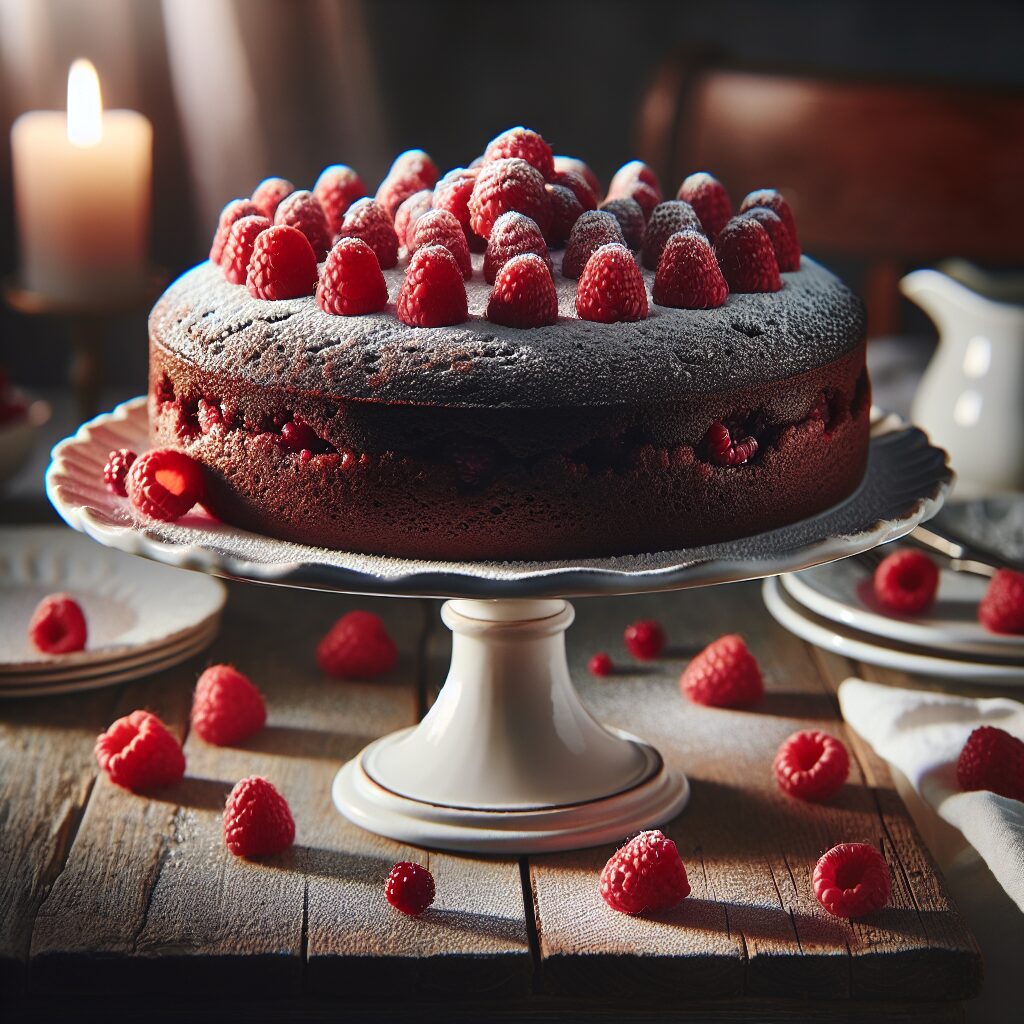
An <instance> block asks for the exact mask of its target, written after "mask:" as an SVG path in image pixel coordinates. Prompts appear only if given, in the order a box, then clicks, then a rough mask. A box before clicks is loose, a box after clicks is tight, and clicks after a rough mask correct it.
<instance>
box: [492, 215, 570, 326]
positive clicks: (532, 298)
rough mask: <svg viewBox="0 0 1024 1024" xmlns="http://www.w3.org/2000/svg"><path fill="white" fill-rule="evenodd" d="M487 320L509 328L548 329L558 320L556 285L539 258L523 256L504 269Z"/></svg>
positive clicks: (525, 254)
mask: <svg viewBox="0 0 1024 1024" xmlns="http://www.w3.org/2000/svg"><path fill="white" fill-rule="evenodd" d="M491 237H492V239H493V237H494V236H493V235H492V236H491ZM487 319H488V320H490V321H491V322H492V323H496V324H504V325H505V326H506V327H545V326H547V325H549V324H553V323H554V322H555V321H556V320H557V319H558V294H557V293H556V291H555V282H554V281H553V280H552V278H551V271H550V270H549V269H548V265H547V264H546V263H545V262H544V260H542V259H541V258H540V256H538V255H537V254H536V253H533V252H526V253H521V254H520V255H519V256H513V257H512V259H510V260H509V261H508V262H507V263H506V264H505V265H504V266H503V267H502V268H501V272H500V273H499V274H498V279H497V281H495V283H494V290H493V291H492V292H491V297H490V299H489V300H488V302H487Z"/></svg>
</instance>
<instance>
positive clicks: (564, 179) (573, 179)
mask: <svg viewBox="0 0 1024 1024" xmlns="http://www.w3.org/2000/svg"><path fill="white" fill-rule="evenodd" d="M550 184H552V185H561V186H562V187H563V188H567V189H569V191H570V192H572V194H573V195H574V196H575V197H576V198H577V199H578V200H579V204H580V206H582V207H583V209H584V210H596V209H597V196H595V195H594V193H593V190H592V189H591V187H590V186H589V185H588V184H587V182H586V179H585V178H584V177H583V175H582V174H577V173H576V172H575V171H556V172H555V173H554V175H553V176H552V178H551V181H550Z"/></svg>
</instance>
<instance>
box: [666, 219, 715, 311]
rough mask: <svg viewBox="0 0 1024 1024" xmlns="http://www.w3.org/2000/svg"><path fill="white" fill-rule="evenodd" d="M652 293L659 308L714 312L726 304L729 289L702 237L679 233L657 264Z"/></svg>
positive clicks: (696, 234)
mask: <svg viewBox="0 0 1024 1024" xmlns="http://www.w3.org/2000/svg"><path fill="white" fill-rule="evenodd" d="M658 209H661V207H658ZM655 212H657V211H655ZM653 294H654V301H655V302H656V303H658V305H659V306H671V307H672V308H674V309H714V308H715V307H716V306H721V305H722V303H724V302H725V300H726V299H727V298H728V297H729V286H728V285H727V284H726V283H725V278H724V277H723V276H722V271H721V269H720V268H719V266H718V261H717V260H716V259H715V254H714V252H713V250H712V248H711V244H710V242H708V240H707V239H706V238H705V237H704V236H703V235H702V234H699V233H698V232H696V231H680V232H678V233H677V234H674V235H672V236H671V237H670V238H669V240H668V242H667V243H666V245H665V247H664V249H662V252H661V258H660V260H659V261H658V272H657V273H656V274H655V276H654V292H653Z"/></svg>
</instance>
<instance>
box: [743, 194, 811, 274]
mask: <svg viewBox="0 0 1024 1024" xmlns="http://www.w3.org/2000/svg"><path fill="white" fill-rule="evenodd" d="M740 216H741V217H744V218H748V219H750V220H756V221H757V222H758V224H760V225H761V227H763V228H764V229H765V231H767V232H768V237H769V238H770V239H771V240H772V248H773V249H774V250H775V258H776V260H778V263H779V270H780V271H782V272H783V273H786V272H788V271H792V270H799V269H800V246H799V245H797V244H796V241H795V240H794V238H793V236H792V234H791V233H790V230H789V228H787V227H786V225H785V224H784V223H783V221H782V218H781V217H780V216H779V215H778V214H777V213H775V212H774V211H773V210H769V209H766V208H765V207H763V206H755V207H753V208H752V209H750V210H747V211H746V212H745V213H742V214H740Z"/></svg>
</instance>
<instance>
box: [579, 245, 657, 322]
mask: <svg viewBox="0 0 1024 1024" xmlns="http://www.w3.org/2000/svg"><path fill="white" fill-rule="evenodd" d="M616 226H617V225H616ZM576 312H577V314H578V315H579V318H580V319H581V320H593V321H596V322H598V323H602V324H615V323H624V322H626V321H630V320H643V319H644V317H645V316H647V289H646V287H645V286H644V279H643V276H642V275H641V274H640V268H639V267H638V266H637V265H636V260H635V259H633V254H632V253H631V252H630V251H629V250H628V249H627V248H626V247H625V246H624V245H621V244H619V243H618V242H613V243H612V244H611V245H602V246H601V248H600V249H598V250H597V252H595V253H594V255H593V256H591V257H590V259H589V260H587V265H586V267H584V268H583V273H582V274H581V275H580V280H579V284H578V285H577V286H576Z"/></svg>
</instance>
